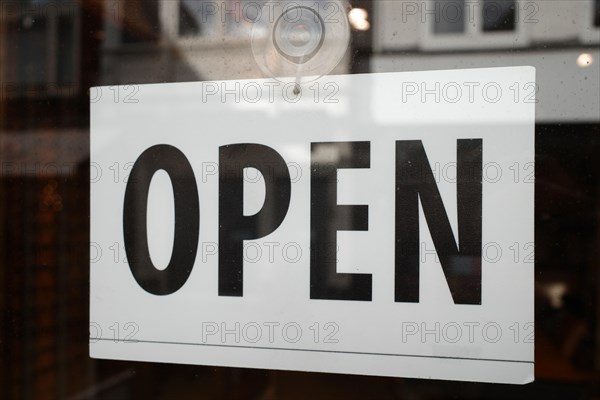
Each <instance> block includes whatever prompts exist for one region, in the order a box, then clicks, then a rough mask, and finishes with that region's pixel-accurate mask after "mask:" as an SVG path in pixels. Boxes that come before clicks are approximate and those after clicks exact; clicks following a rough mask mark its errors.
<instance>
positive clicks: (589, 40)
mask: <svg viewBox="0 0 600 400" xmlns="http://www.w3.org/2000/svg"><path fill="white" fill-rule="evenodd" d="M598 14H600V0H585V2H584V3H583V4H582V9H581V13H580V15H581V21H579V26H581V31H580V34H579V39H581V41H582V42H583V43H584V44H586V45H598V44H600V25H596V22H597V21H596V18H598ZM598 22H600V21H598Z"/></svg>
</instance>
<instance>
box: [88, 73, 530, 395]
mask: <svg viewBox="0 0 600 400" xmlns="http://www.w3.org/2000/svg"><path fill="white" fill-rule="evenodd" d="M535 87H536V86H535V70H534V69H533V68H531V67H518V68H492V69H476V70H456V71H436V72H416V73H392V74H371V75H353V76H332V77H325V78H323V79H321V80H319V81H317V83H313V84H312V86H306V87H303V88H302V90H301V92H300V93H299V94H295V93H294V92H295V91H294V85H286V84H283V83H278V82H277V81H270V80H256V81H224V82H204V83H181V84H157V85H143V86H139V87H126V86H122V87H112V88H108V87H101V88H95V89H94V90H93V95H92V98H93V100H92V105H91V107H92V111H91V120H92V122H91V181H92V185H91V249H90V252H91V283H90V284H91V293H90V302H91V311H90V335H91V336H90V354H91V356H92V357H94V358H106V359H119V360H139V361H151V362H171V363H184V364H201V365H216V366H231V367H251V368H266V369H284V370H301V371H319V372H334V373H347V374H364V375H383V376H396V377H415V378H435V379H450V380H467V381H481V382H502V383H527V382H531V381H533V379H534V374H533V370H534V361H533V360H534V344H533V331H534V324H533V321H534V307H533V297H534V264H533V259H534V255H533V252H534V110H535ZM128 91H131V93H128ZM116 94H119V96H116Z"/></svg>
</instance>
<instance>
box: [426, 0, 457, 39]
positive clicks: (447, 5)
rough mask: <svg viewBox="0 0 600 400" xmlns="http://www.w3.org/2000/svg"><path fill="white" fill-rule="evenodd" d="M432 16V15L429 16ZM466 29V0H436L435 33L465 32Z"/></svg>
mask: <svg viewBox="0 0 600 400" xmlns="http://www.w3.org/2000/svg"><path fill="white" fill-rule="evenodd" d="M429 18H431V16H430V17H429ZM464 31H465V2H464V0H459V1H455V0H436V1H435V22H434V28H433V32H434V33H435V34H446V33H463V32H464Z"/></svg>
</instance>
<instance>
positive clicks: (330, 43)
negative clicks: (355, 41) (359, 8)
mask: <svg viewBox="0 0 600 400" xmlns="http://www.w3.org/2000/svg"><path fill="white" fill-rule="evenodd" d="M348 9H349V6H348V4H347V3H346V2H345V1H343V0H334V1H314V0H310V1H309V0H300V1H284V2H267V3H265V6H264V7H263V9H262V12H261V14H260V17H259V18H257V20H256V22H255V25H254V28H253V30H252V52H253V53H254V58H255V60H256V62H257V64H258V65H259V67H260V68H261V70H262V71H263V72H264V73H265V74H266V75H268V76H270V77H272V78H275V79H277V80H279V81H282V82H286V83H288V82H296V83H299V82H302V83H305V82H311V81H314V80H316V79H318V78H320V77H322V76H323V75H326V74H328V73H330V72H331V71H332V70H333V69H334V68H335V67H336V66H337V65H338V64H339V62H340V61H341V60H342V58H343V57H344V55H345V54H346V52H347V50H348V45H349V43H350V25H349V23H348V17H347V13H348Z"/></svg>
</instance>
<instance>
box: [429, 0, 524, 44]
mask: <svg viewBox="0 0 600 400" xmlns="http://www.w3.org/2000/svg"><path fill="white" fill-rule="evenodd" d="M498 1H499V2H500V1H501V0H498ZM445 2H447V3H448V4H449V5H448V7H449V6H450V4H452V5H454V6H455V5H456V4H457V3H458V1H457V0H425V2H424V3H423V7H424V9H425V10H428V11H432V12H433V13H432V14H427V15H425V16H424V19H425V20H424V21H423V23H422V24H420V25H421V32H420V33H421V35H420V37H421V43H420V44H421V48H422V49H423V50H431V51H436V50H479V49H501V48H507V47H509V48H525V47H527V46H529V44H530V40H529V35H528V30H527V26H526V24H525V22H524V14H525V12H526V7H528V6H530V4H531V3H532V2H531V1H530V0H514V4H515V6H514V7H515V24H514V29H512V30H497V31H489V30H487V31H486V30H485V29H484V26H485V21H484V10H485V8H486V1H485V0H465V1H464V3H465V6H464V8H463V10H464V15H463V18H462V19H463V21H464V30H463V31H462V32H447V33H445V32H439V30H438V32H436V26H438V25H437V22H436V21H437V20H438V19H439V16H440V15H441V14H442V13H443V10H444V5H443V4H444V3H445Z"/></svg>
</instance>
